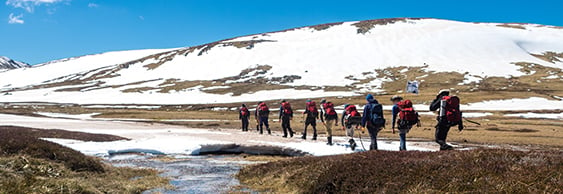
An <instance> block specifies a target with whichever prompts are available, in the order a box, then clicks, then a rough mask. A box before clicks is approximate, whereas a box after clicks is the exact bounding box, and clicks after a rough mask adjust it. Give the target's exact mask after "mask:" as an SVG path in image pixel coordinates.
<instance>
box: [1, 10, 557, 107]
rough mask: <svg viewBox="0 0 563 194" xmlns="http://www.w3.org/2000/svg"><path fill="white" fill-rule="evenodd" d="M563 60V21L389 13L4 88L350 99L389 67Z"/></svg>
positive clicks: (86, 67) (166, 98)
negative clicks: (522, 21)
mask: <svg viewBox="0 0 563 194" xmlns="http://www.w3.org/2000/svg"><path fill="white" fill-rule="evenodd" d="M561 60H563V29H561V27H555V26H543V25H536V24H496V23H465V22H456V21H448V20H438V19H414V18H413V19H403V18H400V19H382V20H369V21H359V22H343V23H333V24H323V25H317V26H311V27H302V28H296V29H289V30H284V31H279V32H272V33H263V34H256V35H249V36H243V37H238V38H233V39H228V40H223V41H218V42H214V43H209V44H205V45H200V46H194V47H186V48H179V49H170V50H162V51H160V50H159V51H157V50H145V51H124V52H111V53H104V54H99V55H92V56H85V57H80V58H77V59H69V60H62V61H54V62H50V63H48V64H44V65H40V66H37V67H34V68H27V69H26V70H25V71H23V70H20V71H18V70H13V71H9V72H3V73H1V74H0V87H3V88H2V90H3V91H9V92H10V93H12V94H13V95H11V96H7V97H4V98H0V101H50V102H74V103H102V104H120V103H143V104H175V103H186V104H199V103H218V102H238V101H254V100H267V99H279V98H307V97H320V96H339V95H344V96H345V95H356V94H357V93H358V92H366V91H371V92H376V91H383V90H386V88H384V87H383V85H384V84H385V83H388V82H393V81H395V80H397V78H395V77H396V76H392V75H391V74H392V72H391V71H390V70H389V69H392V68H397V67H399V68H402V69H400V70H398V71H397V72H396V73H399V74H405V75H406V73H407V72H408V71H420V72H426V73H428V74H430V73H432V72H434V73H436V72H438V73H439V72H457V73H459V74H455V75H456V76H457V77H461V78H459V79H460V80H462V81H460V83H459V84H460V85H464V84H469V83H471V82H476V81H477V82H478V81H479V80H481V79H483V78H487V77H495V76H498V77H518V76H526V75H530V74H533V73H534V72H535V71H536V70H535V69H533V67H534V66H541V67H545V68H549V71H546V72H549V76H551V77H550V79H555V80H558V81H561V79H562V78H563V74H562V73H561V69H562V68H563V62H561ZM409 68H410V69H409ZM530 68H532V69H531V70H530ZM526 69H527V70H526ZM525 70H526V71H525ZM424 76H426V75H424ZM424 76H419V78H423V77H424ZM412 79H414V78H412ZM464 79H465V82H463V80H464ZM456 84H457V83H456Z"/></svg>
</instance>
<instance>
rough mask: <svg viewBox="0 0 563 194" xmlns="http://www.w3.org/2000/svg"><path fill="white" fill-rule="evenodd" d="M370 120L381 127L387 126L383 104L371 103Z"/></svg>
mask: <svg viewBox="0 0 563 194" xmlns="http://www.w3.org/2000/svg"><path fill="white" fill-rule="evenodd" d="M369 121H370V122H371V124H373V125H375V126H378V127H381V126H385V119H384V118H383V106H381V104H371V105H370V115H369Z"/></svg>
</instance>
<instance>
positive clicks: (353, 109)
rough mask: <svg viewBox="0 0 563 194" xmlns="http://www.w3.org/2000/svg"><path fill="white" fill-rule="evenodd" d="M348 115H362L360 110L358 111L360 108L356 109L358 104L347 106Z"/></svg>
mask: <svg viewBox="0 0 563 194" xmlns="http://www.w3.org/2000/svg"><path fill="white" fill-rule="evenodd" d="M346 115H350V117H361V116H362V115H361V114H360V112H358V109H356V106H354V105H349V106H348V107H346Z"/></svg>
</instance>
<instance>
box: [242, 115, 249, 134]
mask: <svg viewBox="0 0 563 194" xmlns="http://www.w3.org/2000/svg"><path fill="white" fill-rule="evenodd" d="M241 121H242V131H248V117H243V118H242V119H241Z"/></svg>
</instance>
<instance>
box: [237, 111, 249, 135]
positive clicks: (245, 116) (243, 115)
mask: <svg viewBox="0 0 563 194" xmlns="http://www.w3.org/2000/svg"><path fill="white" fill-rule="evenodd" d="M239 110H240V111H239V114H238V119H239V120H241V121H242V131H248V124H249V120H250V111H248V108H247V107H246V104H242V106H241V107H240V109H239Z"/></svg>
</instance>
